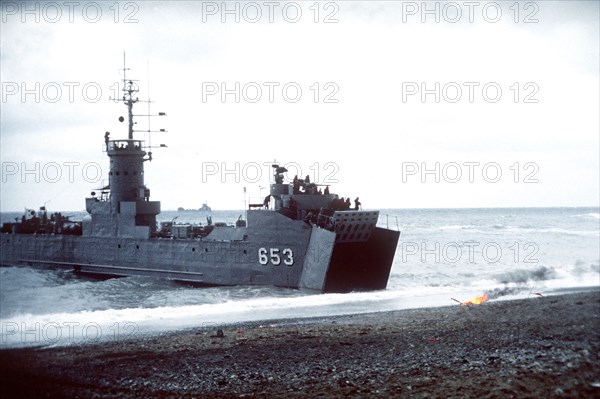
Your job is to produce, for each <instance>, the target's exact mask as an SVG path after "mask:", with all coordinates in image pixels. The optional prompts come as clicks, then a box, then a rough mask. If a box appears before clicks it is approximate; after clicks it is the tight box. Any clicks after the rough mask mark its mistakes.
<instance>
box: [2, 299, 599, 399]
mask: <svg viewBox="0 0 600 399" xmlns="http://www.w3.org/2000/svg"><path fill="white" fill-rule="evenodd" d="M598 331H600V291H599V290H597V289H594V290H591V291H587V292H583V293H576V294H565V295H555V296H538V295H534V296H531V297H530V298H528V299H520V300H512V301H489V302H487V303H483V304H480V305H467V306H461V305H459V304H456V305H455V306H447V307H440V308H429V309H413V310H400V311H392V312H379V313H368V314H360V315H349V316H337V317H326V318H312V319H298V320H270V321H264V322H260V323H255V324H247V325H235V324H232V325H223V326H214V328H213V327H205V328H201V329H190V330H186V331H180V332H174V333H169V334H163V335H160V336H154V337H141V338H135V339H124V340H119V341H115V342H108V343H102V344H85V345H82V344H77V345H69V346H62V347H54V348H52V347H45V348H26V349H5V350H1V351H0V369H1V372H0V377H1V384H0V394H1V395H2V397H3V398H13V397H15V398H16V397H20V398H22V397H45V398H58V397H70V398H93V397H102V398H130V397H131V398H133V397H136V398H137V397H140V398H141V397H159V398H204V397H210V398H239V397H257V398H274V397H290V398H295V397H296V398H313V397H323V398H342V397H382V398H389V397H415V398H421V397H422V398H425V397H440V398H441V397H443V398H463V397H478V398H492V397H494V398H496V397H506V398H522V397H532V398H533V397H537V398H541V397H545V398H553V397H556V398H562V397H565V398H567V397H568V398H592V397H600V339H599V338H598Z"/></svg>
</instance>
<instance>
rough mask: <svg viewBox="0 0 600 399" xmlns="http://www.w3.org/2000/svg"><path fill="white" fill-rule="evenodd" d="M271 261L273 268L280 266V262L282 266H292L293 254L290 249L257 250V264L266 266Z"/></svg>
mask: <svg viewBox="0 0 600 399" xmlns="http://www.w3.org/2000/svg"><path fill="white" fill-rule="evenodd" d="M269 260H271V263H272V264H273V265H275V266H277V265H280V264H281V263H282V262H283V264H284V265H287V266H292V265H293V264H294V253H293V252H292V250H291V249H290V248H284V249H283V250H280V249H279V248H269V249H268V250H267V248H265V247H261V248H259V249H258V262H259V263H260V264H261V265H266V264H268V263H269Z"/></svg>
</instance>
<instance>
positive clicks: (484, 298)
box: [460, 294, 490, 306]
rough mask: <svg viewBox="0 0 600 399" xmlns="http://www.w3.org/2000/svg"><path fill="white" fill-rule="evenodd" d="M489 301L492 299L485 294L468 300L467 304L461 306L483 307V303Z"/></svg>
mask: <svg viewBox="0 0 600 399" xmlns="http://www.w3.org/2000/svg"><path fill="white" fill-rule="evenodd" d="M488 299H490V298H489V296H488V294H483V295H481V296H476V297H475V298H473V299H470V300H468V301H466V302H463V303H461V304H460V306H467V305H481V304H482V303H484V302H487V301H488Z"/></svg>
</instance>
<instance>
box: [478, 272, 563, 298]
mask: <svg viewBox="0 0 600 399" xmlns="http://www.w3.org/2000/svg"><path fill="white" fill-rule="evenodd" d="M555 276H556V272H555V270H554V269H553V268H550V267H546V266H540V267H538V268H535V269H533V270H526V269H520V270H515V271H512V272H509V273H503V274H499V275H497V276H496V281H498V282H499V283H501V284H504V287H502V288H495V289H493V290H490V291H488V292H487V294H488V296H489V299H497V298H500V297H502V296H505V295H513V294H518V293H520V292H523V291H527V290H529V289H530V287H529V286H528V285H527V283H528V282H530V281H543V280H549V279H552V278H554V277H555ZM509 284H512V286H510V287H509Z"/></svg>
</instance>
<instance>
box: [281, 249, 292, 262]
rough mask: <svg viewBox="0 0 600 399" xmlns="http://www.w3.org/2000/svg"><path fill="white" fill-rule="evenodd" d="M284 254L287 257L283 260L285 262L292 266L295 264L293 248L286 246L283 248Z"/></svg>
mask: <svg viewBox="0 0 600 399" xmlns="http://www.w3.org/2000/svg"><path fill="white" fill-rule="evenodd" d="M283 256H286V257H287V258H286V259H284V260H283V263H285V264H286V265H288V266H291V265H293V264H294V253H293V252H292V250H291V249H289V248H285V249H284V250H283Z"/></svg>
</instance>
